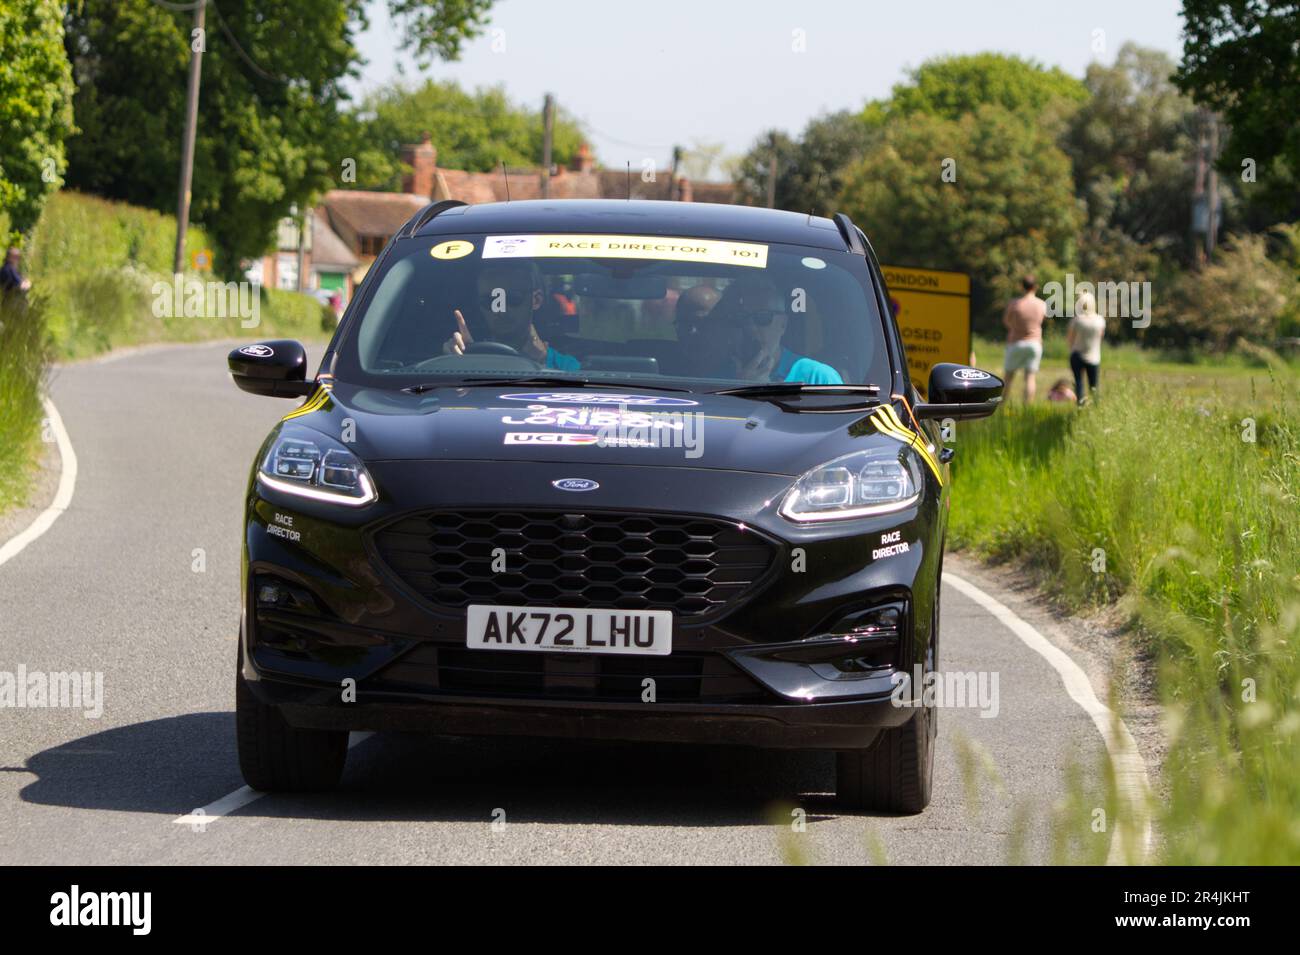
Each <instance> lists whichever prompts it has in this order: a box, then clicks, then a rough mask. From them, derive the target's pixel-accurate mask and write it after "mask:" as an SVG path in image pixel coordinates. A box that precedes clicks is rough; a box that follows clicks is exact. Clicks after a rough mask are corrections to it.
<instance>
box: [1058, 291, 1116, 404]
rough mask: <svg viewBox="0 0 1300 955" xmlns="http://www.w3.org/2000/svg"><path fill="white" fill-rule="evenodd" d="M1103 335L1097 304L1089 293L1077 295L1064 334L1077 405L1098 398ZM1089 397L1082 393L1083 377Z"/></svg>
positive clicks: (1103, 327)
mask: <svg viewBox="0 0 1300 955" xmlns="http://www.w3.org/2000/svg"><path fill="white" fill-rule="evenodd" d="M1105 334H1106V319H1105V318H1104V317H1103V316H1101V315H1099V314H1097V300H1096V299H1095V298H1094V297H1093V294H1092V293H1091V292H1080V293H1079V296H1078V299H1077V300H1076V302H1075V304H1074V318H1072V319H1070V324H1069V326H1068V327H1067V328H1066V330H1065V340H1066V341H1067V342H1069V344H1070V371H1072V372H1074V393H1075V394H1076V395H1078V401H1079V404H1081V405H1082V404H1086V403H1087V402H1088V401H1089V400H1091V399H1093V398H1096V397H1097V376H1098V374H1099V373H1100V371H1101V339H1102V337H1103V336H1104V335H1105ZM1085 376H1086V377H1087V379H1088V394H1086V395H1085V394H1084V393H1083V380H1084V377H1085Z"/></svg>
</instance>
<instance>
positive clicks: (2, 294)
mask: <svg viewBox="0 0 1300 955" xmlns="http://www.w3.org/2000/svg"><path fill="white" fill-rule="evenodd" d="M22 257H23V254H22V252H21V251H20V250H19V249H16V248H13V247H10V249H9V251H8V252H6V253H5V264H4V266H3V267H0V299H2V300H3V301H5V302H6V303H7V302H9V301H10V299H14V298H22V299H25V298H26V297H27V292H28V290H30V289H31V287H32V283H31V280H30V279H26V278H23V274H22V272H20V271H18V264H19V263H20V262H21V261H22Z"/></svg>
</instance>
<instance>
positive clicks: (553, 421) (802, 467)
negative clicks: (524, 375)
mask: <svg viewBox="0 0 1300 955" xmlns="http://www.w3.org/2000/svg"><path fill="white" fill-rule="evenodd" d="M310 403H311V402H309V404H310ZM315 404H316V405H317V406H318V407H316V409H315V410H313V411H310V412H308V413H307V414H302V415H298V414H293V415H291V417H292V418H293V420H294V421H296V422H297V423H299V424H304V425H307V426H309V427H311V428H314V429H316V430H318V431H321V432H323V433H325V434H328V435H331V436H333V437H335V438H341V439H343V440H345V441H346V442H347V443H348V445H349V447H351V448H352V449H353V450H354V451H355V452H356V453H357V454H358V455H359V456H360V457H361V459H362V460H363V461H404V460H409V461H430V460H489V461H503V462H511V461H521V462H522V461H528V462H550V463H563V464H573V465H575V466H579V467H580V466H581V465H583V464H602V465H607V464H612V465H638V466H643V467H665V468H707V469H723V470H737V471H754V472H761V473H768V474H784V475H791V476H797V475H800V474H802V473H804V472H805V471H807V470H808V469H809V468H812V467H815V466H817V465H818V464H822V463H825V462H826V461H828V460H830V459H832V458H835V457H838V456H840V455H842V454H847V453H849V452H850V451H854V450H859V449H862V448H865V447H868V446H871V445H874V444H877V443H882V442H883V443H888V442H890V441H891V440H892V439H889V438H887V437H885V436H883V435H880V434H879V433H878V432H877V430H876V429H875V428H874V427H873V426H872V425H871V423H870V422H869V421H868V420H867V418H866V412H863V411H855V412H847V413H837V414H804V413H795V412H790V411H783V410H782V409H781V408H778V407H777V406H776V405H774V404H772V403H770V402H768V401H760V400H755V399H752V398H740V397H736V396H731V395H708V394H699V393H690V394H687V393H680V394H678V393H674V392H661V391H649V390H647V391H643V392H632V391H628V392H622V391H615V390H610V391H599V390H596V389H590V388H583V389H575V390H573V391H568V392H566V391H563V390H562V389H559V388H556V389H546V388H537V387H524V386H500V385H498V386H493V387H483V386H478V387H472V388H456V387H448V388H436V389H434V390H431V391H428V392H425V393H423V394H418V395H417V394H408V393H406V392H402V391H396V390H390V389H379V388H364V387H358V386H354V385H348V384H345V383H342V382H337V383H335V384H334V385H333V387H332V388H331V390H330V392H329V396H328V399H327V400H325V401H324V402H323V403H322V402H319V401H317V402H315ZM304 407H306V406H305V405H304Z"/></svg>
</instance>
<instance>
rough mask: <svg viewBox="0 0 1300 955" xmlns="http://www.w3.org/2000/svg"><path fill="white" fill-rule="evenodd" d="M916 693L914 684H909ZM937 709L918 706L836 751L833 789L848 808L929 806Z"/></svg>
mask: <svg viewBox="0 0 1300 955" xmlns="http://www.w3.org/2000/svg"><path fill="white" fill-rule="evenodd" d="M938 591H939V588H938V587H937V586H936V587H935V595H934V611H933V616H932V617H931V623H930V643H929V645H928V646H927V647H926V653H925V672H927V673H930V672H934V671H935V669H936V668H937V667H938V665H939V661H938V652H939V650H938V648H939V592H938ZM912 692H913V693H920V692H921V688H920V687H913V688H912ZM937 716H938V713H937V712H936V708H935V707H933V706H923V707H921V708H920V709H918V710H917V711H916V713H915V714H913V716H912V718H911V719H910V720H908V721H907V722H906V723H904V724H903V725H902V726H897V727H894V728H892V729H887V730H884V731H883V732H882V733H881V734H880V735H879V736H878V737H876V741H875V742H874V743H872V745H871V746H870V747H868V748H867V749H854V750H847V751H844V752H841V753H838V754H837V755H836V760H835V789H836V795H837V798H838V799H839V801H840V802H841V803H842V804H843V805H844V806H845V807H847V808H849V809H863V810H870V811H875V812H900V813H909V814H915V813H918V812H921V811H922V810H923V809H925V807H926V806H928V805H930V790H931V787H932V783H933V780H934V740H935V736H936V735H937V732H938V720H937Z"/></svg>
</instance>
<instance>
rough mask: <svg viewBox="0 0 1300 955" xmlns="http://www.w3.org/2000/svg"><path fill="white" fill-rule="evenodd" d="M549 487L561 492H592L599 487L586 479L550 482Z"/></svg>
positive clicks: (566, 479) (565, 479)
mask: <svg viewBox="0 0 1300 955" xmlns="http://www.w3.org/2000/svg"><path fill="white" fill-rule="evenodd" d="M551 487H554V488H559V489H560V490H561V491H594V490H596V488H598V487H600V485H599V484H597V483H596V482H595V481H589V480H588V479H587V478H560V479H559V480H558V481H552V482H551Z"/></svg>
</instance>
